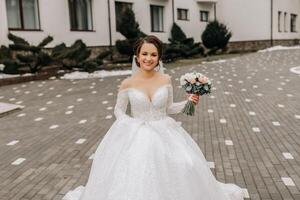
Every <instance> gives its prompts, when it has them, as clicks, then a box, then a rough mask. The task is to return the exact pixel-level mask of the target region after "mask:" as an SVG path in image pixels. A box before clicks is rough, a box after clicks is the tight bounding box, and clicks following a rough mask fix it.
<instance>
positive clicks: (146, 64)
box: [137, 43, 159, 71]
mask: <svg viewBox="0 0 300 200" xmlns="http://www.w3.org/2000/svg"><path fill="white" fill-rule="evenodd" d="M158 57H159V56H158V51H157V48H156V46H155V45H154V44H151V43H144V44H143V45H142V47H141V50H140V53H139V55H138V56H137V60H138V63H139V64H140V68H142V69H144V70H146V71H151V70H153V69H154V68H155V67H156V66H157V64H158Z"/></svg>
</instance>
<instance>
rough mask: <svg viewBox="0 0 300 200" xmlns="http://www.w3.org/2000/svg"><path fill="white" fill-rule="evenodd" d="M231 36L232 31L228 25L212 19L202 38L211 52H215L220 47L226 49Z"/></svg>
mask: <svg viewBox="0 0 300 200" xmlns="http://www.w3.org/2000/svg"><path fill="white" fill-rule="evenodd" d="M231 36H232V33H231V32H230V31H229V30H228V28H227V27H226V25H224V24H222V23H220V22H218V21H212V22H209V23H208V24H207V26H206V28H205V30H204V31H203V33H202V36H201V38H202V42H203V45H204V46H205V47H206V48H208V49H210V51H211V52H215V51H217V50H218V49H225V48H226V46H227V44H228V42H229V40H230V38H231Z"/></svg>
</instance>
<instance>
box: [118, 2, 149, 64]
mask: <svg viewBox="0 0 300 200" xmlns="http://www.w3.org/2000/svg"><path fill="white" fill-rule="evenodd" d="M118 30H119V31H120V33H121V34H122V35H123V36H124V37H125V38H126V40H117V41H116V48H117V50H118V52H119V53H120V54H123V55H127V56H129V59H131V57H132V55H133V47H134V44H135V42H136V41H137V40H138V39H139V38H141V37H145V36H146V34H145V33H143V32H142V31H141V30H140V28H139V24H138V23H137V22H136V20H135V15H134V12H133V10H132V9H131V8H126V9H125V10H124V11H123V12H122V18H121V19H120V23H119V26H118Z"/></svg>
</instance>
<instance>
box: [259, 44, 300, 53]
mask: <svg viewBox="0 0 300 200" xmlns="http://www.w3.org/2000/svg"><path fill="white" fill-rule="evenodd" d="M290 49H300V45H297V46H290V47H286V46H281V45H278V46H274V47H270V48H267V49H263V50H259V51H258V52H259V53H262V52H270V51H278V50H290Z"/></svg>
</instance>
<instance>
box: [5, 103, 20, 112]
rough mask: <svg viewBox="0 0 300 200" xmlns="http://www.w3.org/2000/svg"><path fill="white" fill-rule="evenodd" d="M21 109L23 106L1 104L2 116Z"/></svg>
mask: <svg viewBox="0 0 300 200" xmlns="http://www.w3.org/2000/svg"><path fill="white" fill-rule="evenodd" d="M19 108H22V106H20V105H15V104H10V103H3V102H0V114H2V113H6V112H8V111H11V110H15V109H19Z"/></svg>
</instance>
